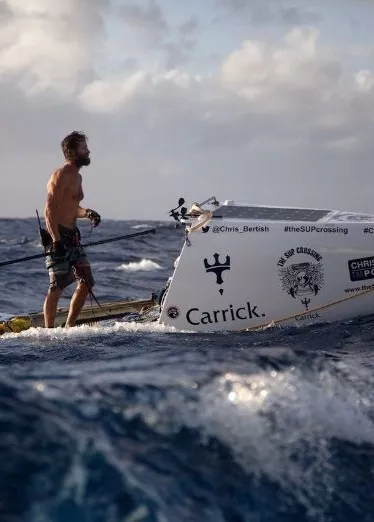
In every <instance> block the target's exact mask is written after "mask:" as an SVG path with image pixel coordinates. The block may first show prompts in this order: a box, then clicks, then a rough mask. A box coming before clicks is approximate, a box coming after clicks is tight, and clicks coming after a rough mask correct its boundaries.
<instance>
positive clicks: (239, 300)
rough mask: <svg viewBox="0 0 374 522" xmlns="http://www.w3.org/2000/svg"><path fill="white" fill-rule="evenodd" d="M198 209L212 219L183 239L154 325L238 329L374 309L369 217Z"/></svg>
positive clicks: (233, 207)
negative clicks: (205, 212) (184, 241)
mask: <svg viewBox="0 0 374 522" xmlns="http://www.w3.org/2000/svg"><path fill="white" fill-rule="evenodd" d="M203 207H204V209H205V210H210V211H212V212H213V216H212V217H211V219H210V220H209V221H207V220H206V219H205V221H206V223H205V226H204V227H203V228H200V229H198V230H196V231H194V232H192V233H190V234H188V239H189V244H187V243H185V244H184V246H183V248H182V251H181V255H180V258H179V261H178V263H177V266H176V268H175V271H174V274H173V276H172V278H171V280H170V285H169V287H168V290H167V293H166V294H165V297H164V301H163V303H162V310H161V315H160V319H159V322H160V323H162V324H165V325H170V326H174V327H176V328H177V329H182V330H192V331H227V330H231V331H238V330H246V329H253V328H258V327H264V326H267V325H271V324H282V325H290V324H293V325H295V324H297V325H306V324H312V323H317V322H326V321H339V320H345V319H349V318H353V317H357V316H361V315H366V314H371V313H373V312H374V233H373V232H374V216H362V215H359V214H354V213H343V212H338V211H328V210H327V211H324V210H318V209H293V208H274V207H256V206H253V205H252V206H251V205H237V204H235V203H232V202H230V203H228V204H224V205H222V206H220V207H218V208H217V207H216V206H215V207H214V206H212V205H209V204H208V205H205V206H204V205H203ZM253 216H254V217H253ZM264 216H265V217H264ZM208 217H209V216H208ZM295 217H296V219H294V218H295ZM203 218H206V216H204V215H202V216H201V217H200V218H199V219H200V220H201V219H203ZM196 224H198V219H197V218H193V219H189V220H188V226H191V227H193V226H195V225H196ZM372 287H373V291H372V290H371V288H372Z"/></svg>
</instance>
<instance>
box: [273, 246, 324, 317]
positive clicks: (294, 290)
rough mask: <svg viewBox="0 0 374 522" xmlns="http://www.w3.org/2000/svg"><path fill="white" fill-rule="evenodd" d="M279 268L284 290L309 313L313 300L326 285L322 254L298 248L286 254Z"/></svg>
mask: <svg viewBox="0 0 374 522" xmlns="http://www.w3.org/2000/svg"><path fill="white" fill-rule="evenodd" d="M310 258H312V259H313V260H314V261H311V259H310ZM298 261H299V262H298ZM277 266H278V267H279V271H278V274H279V277H280V280H281V284H282V288H283V290H284V291H285V292H287V294H289V295H290V296H291V297H292V298H293V299H298V300H299V301H300V303H301V304H302V305H304V306H305V309H306V310H307V311H308V310H309V304H310V302H311V298H312V297H313V296H316V295H317V294H318V293H319V292H320V290H321V288H322V286H323V283H324V274H323V265H322V256H321V254H319V253H318V252H316V251H315V250H313V249H311V248H307V247H301V246H298V247H295V248H291V249H290V250H288V251H287V252H285V253H284V254H283V256H282V257H281V258H280V259H279V260H278V263H277Z"/></svg>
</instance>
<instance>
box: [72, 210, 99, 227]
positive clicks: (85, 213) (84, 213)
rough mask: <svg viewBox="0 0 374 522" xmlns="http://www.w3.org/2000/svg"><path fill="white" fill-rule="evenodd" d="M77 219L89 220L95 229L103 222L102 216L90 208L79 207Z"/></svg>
mask: <svg viewBox="0 0 374 522" xmlns="http://www.w3.org/2000/svg"><path fill="white" fill-rule="evenodd" d="M77 218H87V219H89V220H90V221H91V223H92V226H93V227H97V226H98V225H99V224H100V222H101V216H100V214H98V213H97V212H96V211H95V210H91V209H90V208H83V207H78V211H77Z"/></svg>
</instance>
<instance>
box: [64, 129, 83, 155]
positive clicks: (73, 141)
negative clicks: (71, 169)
mask: <svg viewBox="0 0 374 522" xmlns="http://www.w3.org/2000/svg"><path fill="white" fill-rule="evenodd" d="M82 141H87V137H86V136H85V135H84V134H83V132H77V131H74V132H71V133H70V134H68V135H67V136H65V138H64V139H63V140H62V142H61V148H62V152H63V153H64V156H65V158H66V159H71V158H72V156H73V155H74V152H75V151H76V150H77V147H78V145H79V143H80V142H82Z"/></svg>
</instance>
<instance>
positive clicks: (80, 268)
mask: <svg viewBox="0 0 374 522" xmlns="http://www.w3.org/2000/svg"><path fill="white" fill-rule="evenodd" d="M59 229H60V236H61V241H62V242H63V243H64V245H65V248H66V254H65V255H64V256H62V257H54V256H52V255H48V256H47V257H46V267H47V269H48V274H49V288H50V290H56V289H57V288H59V289H60V290H63V289H64V288H66V287H67V286H69V285H71V284H72V283H73V282H74V281H77V282H85V283H86V284H87V286H88V287H89V288H93V286H94V284H95V281H94V278H93V276H92V272H91V266H90V263H89V261H88V259H87V256H86V253H85V251H84V249H83V247H82V246H81V245H80V234H79V230H78V229H77V228H75V229H68V228H65V227H62V226H61V225H60V226H59Z"/></svg>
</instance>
